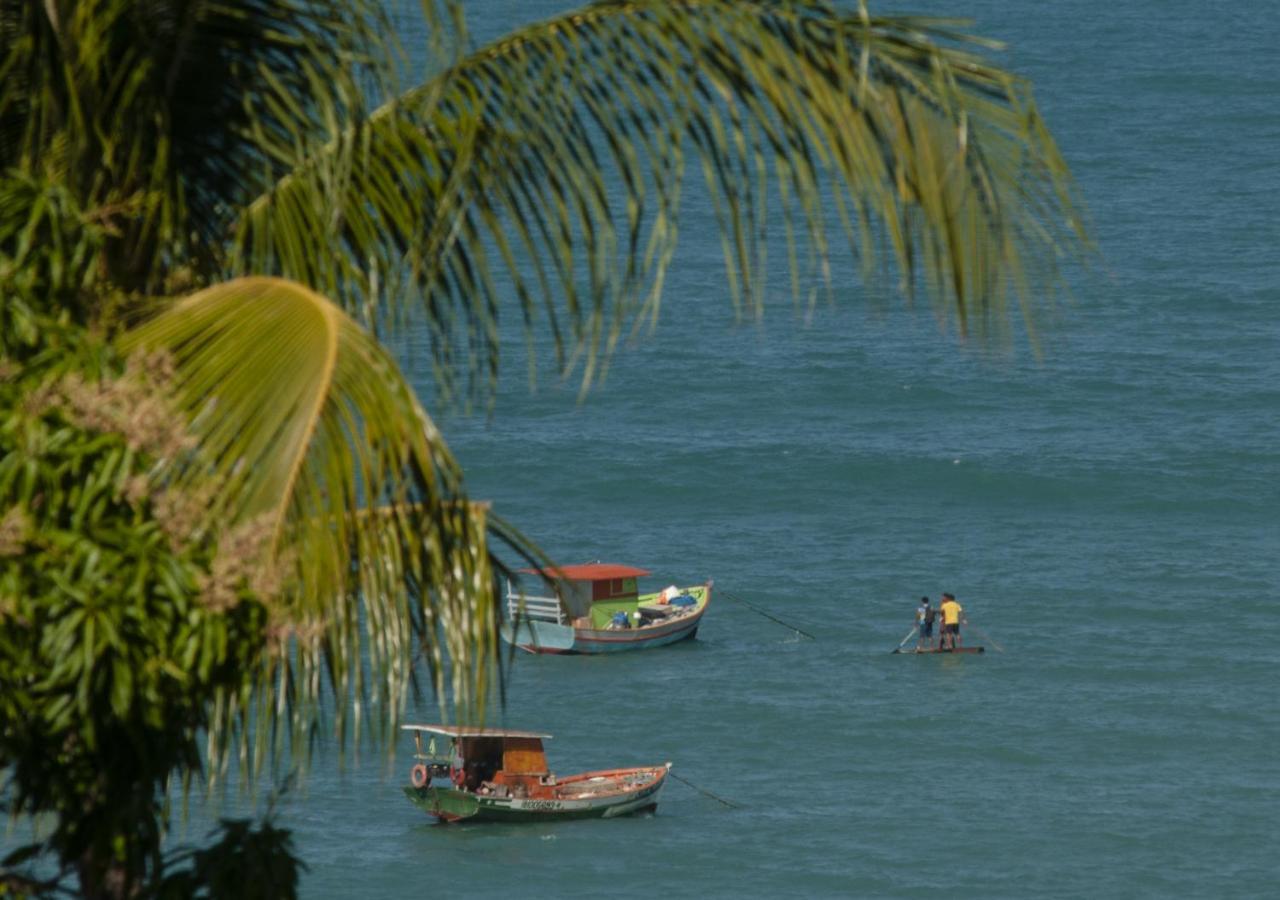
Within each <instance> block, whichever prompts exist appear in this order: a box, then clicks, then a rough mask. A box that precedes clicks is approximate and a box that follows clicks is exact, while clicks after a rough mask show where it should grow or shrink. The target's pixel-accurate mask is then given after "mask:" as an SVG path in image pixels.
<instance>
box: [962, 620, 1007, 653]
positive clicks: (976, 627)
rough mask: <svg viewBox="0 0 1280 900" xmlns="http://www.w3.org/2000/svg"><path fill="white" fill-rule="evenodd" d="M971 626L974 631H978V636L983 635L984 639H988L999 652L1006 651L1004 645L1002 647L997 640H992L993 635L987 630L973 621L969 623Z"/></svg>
mask: <svg viewBox="0 0 1280 900" xmlns="http://www.w3.org/2000/svg"><path fill="white" fill-rule="evenodd" d="M969 627H970V628H972V629H973V630H974V631H976V632H978V636H979V637H981V638H982V639H983V640H984V641H986V642H987V643H988V644H990V645H991V646H992V647H995V648H996V650H997V652H1000V653H1003V652H1004V648H1003V647H1001V646H1000V645H999V644H997V643H996V642H995V641H993V640H991V635H989V634H987V633H986V632H985V631H983V630H982V629H981V628H979V627H978V626H977V625H974V624H973V623H972V622H970V623H969Z"/></svg>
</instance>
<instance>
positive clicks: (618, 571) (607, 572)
mask: <svg viewBox="0 0 1280 900" xmlns="http://www.w3.org/2000/svg"><path fill="white" fill-rule="evenodd" d="M521 571H522V572H529V573H532V574H535V575H542V576H544V577H546V578H559V579H561V580H563V581H608V580H610V579H613V578H639V577H641V576H642V575H648V574H649V572H648V570H647V569H637V568H636V567H635V566H621V565H618V564H617V563H599V562H596V563H585V564H583V565H580V566H560V567H559V568H545V569H521Z"/></svg>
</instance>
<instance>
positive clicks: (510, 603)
mask: <svg viewBox="0 0 1280 900" xmlns="http://www.w3.org/2000/svg"><path fill="white" fill-rule="evenodd" d="M522 605H523V606H522ZM517 617H520V618H525V619H537V620H538V621H540V622H555V623H556V624H557V625H563V624H564V623H565V618H564V608H563V607H562V606H561V605H560V600H559V598H558V597H530V596H528V595H527V594H518V593H515V592H514V591H512V590H511V588H510V587H508V588H507V618H509V619H510V620H511V621H512V622H514V621H516V619H517Z"/></svg>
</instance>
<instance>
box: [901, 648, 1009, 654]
mask: <svg viewBox="0 0 1280 900" xmlns="http://www.w3.org/2000/svg"><path fill="white" fill-rule="evenodd" d="M893 652H894V653H986V652H987V649H986V648H985V647H956V648H955V649H954V650H941V649H939V648H937V647H927V648H925V649H924V650H917V649H916V648H915V647H911V648H909V649H908V648H907V647H899V648H898V649H897V650H894V651H893Z"/></svg>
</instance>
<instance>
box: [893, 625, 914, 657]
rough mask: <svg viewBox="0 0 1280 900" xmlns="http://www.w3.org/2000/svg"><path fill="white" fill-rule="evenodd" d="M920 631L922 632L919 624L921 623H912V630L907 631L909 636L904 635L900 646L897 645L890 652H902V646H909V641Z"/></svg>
mask: <svg viewBox="0 0 1280 900" xmlns="http://www.w3.org/2000/svg"><path fill="white" fill-rule="evenodd" d="M919 633H920V626H919V625H912V626H911V630H910V631H908V632H907V636H906V637H904V638H903V639H902V640H901V641H900V642H899V643H898V646H897V647H895V648H894V649H893V650H890V651H889V652H890V653H898V652H900V651H901V650H902V648H903V647H905V646H907V641H909V640H911V638H912V637H914V636H915V635H917V634H919Z"/></svg>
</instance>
